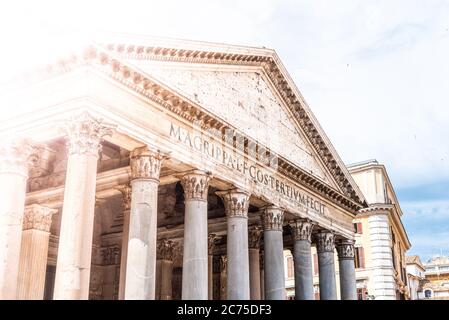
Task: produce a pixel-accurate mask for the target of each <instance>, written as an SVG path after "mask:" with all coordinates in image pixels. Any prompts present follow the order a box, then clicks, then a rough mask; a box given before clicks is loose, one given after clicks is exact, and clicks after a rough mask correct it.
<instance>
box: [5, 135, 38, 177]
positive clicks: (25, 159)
mask: <svg viewBox="0 0 449 320" xmlns="http://www.w3.org/2000/svg"><path fill="white" fill-rule="evenodd" d="M33 151H34V149H33V146H32V145H31V141H30V140H27V139H17V140H9V139H8V140H5V141H0V173H14V174H19V175H22V176H23V177H25V178H27V177H28V166H29V164H30V161H31V159H30V157H31V154H32V153H33Z"/></svg>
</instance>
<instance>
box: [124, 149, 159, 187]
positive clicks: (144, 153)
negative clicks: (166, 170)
mask: <svg viewBox="0 0 449 320" xmlns="http://www.w3.org/2000/svg"><path fill="white" fill-rule="evenodd" d="M130 157H131V179H132V180H134V179H149V180H156V181H159V175H160V173H161V166H162V161H163V160H164V159H165V158H166V156H165V155H163V154H162V153H160V152H158V151H152V150H150V149H148V148H147V147H140V148H137V149H134V150H133V151H132V152H131V155H130Z"/></svg>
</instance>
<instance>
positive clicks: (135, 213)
mask: <svg viewBox="0 0 449 320" xmlns="http://www.w3.org/2000/svg"><path fill="white" fill-rule="evenodd" d="M65 129H66V134H67V137H68V139H67V153H68V162H67V173H66V183H65V188H64V202H63V208H62V217H61V229H60V236H59V248H58V257H57V267H56V279H55V288H54V295H53V296H54V299H71V300H77V299H88V296H89V282H90V268H91V251H92V236H93V222H94V208H95V188H96V174H97V162H98V155H99V151H100V148H101V144H100V142H101V140H102V138H103V137H104V136H105V135H110V134H111V133H112V126H111V125H108V124H104V123H102V122H101V121H98V120H96V119H93V118H91V117H90V116H89V115H88V114H83V115H82V116H80V117H78V118H77V119H74V120H72V121H70V122H69V123H68V124H67V125H66V127H65ZM24 146H28V149H27V148H24ZM2 148H3V149H0V155H1V156H2V159H1V160H2V161H0V181H1V183H0V193H2V194H4V195H5V199H6V201H1V202H0V219H1V220H0V245H1V246H2V247H1V248H0V252H1V253H2V254H3V256H2V257H0V299H15V298H16V297H17V296H18V295H17V287H18V286H17V283H18V270H19V268H18V266H19V261H20V257H19V255H20V252H21V250H20V247H21V243H22V242H21V241H22V226H23V215H24V203H25V193H26V179H27V170H26V169H27V156H28V155H29V152H28V150H29V149H30V147H29V144H27V143H25V144H23V145H22V146H17V145H11V146H6V147H5V146H2ZM4 148H8V149H7V150H5V149H4ZM165 158H166V157H165V156H164V155H163V154H161V153H160V152H157V151H153V150H150V149H148V148H147V147H142V148H137V149H135V150H133V151H132V152H131V155H130V166H131V182H130V186H128V187H124V188H122V189H121V190H120V191H121V192H122V193H123V195H124V197H127V199H128V200H129V205H128V206H125V212H124V231H123V242H122V260H121V273H120V280H119V281H120V289H119V297H120V298H122V299H155V298H156V278H157V271H158V268H157V254H156V252H157V238H156V237H157V194H158V186H159V175H160V169H161V165H162V161H163V160H164V159H165ZM179 178H180V181H181V184H182V186H183V189H184V196H185V219H184V245H183V275H182V299H185V300H190V299H197V300H206V299H208V298H209V297H210V295H211V287H210V285H209V286H208V283H211V279H208V274H209V272H208V265H210V263H209V260H210V257H208V223H207V195H208V185H209V181H210V178H211V177H210V175H209V174H208V173H207V172H204V171H200V170H193V171H190V172H187V173H184V174H182V175H180V176H179ZM217 195H218V196H220V197H221V198H222V199H223V202H224V205H225V210H226V216H227V299H233V300H236V299H250V298H253V299H257V298H265V299H268V300H274V299H284V298H285V287H284V286H285V282H284V266H283V235H282V231H283V220H284V214H283V210H282V209H280V208H278V207H275V206H268V207H266V208H264V210H263V214H262V226H263V238H264V268H263V275H260V267H259V266H258V265H259V252H258V249H257V248H256V246H255V245H251V246H249V244H250V243H251V242H252V241H253V239H252V237H253V236H254V234H251V239H249V238H248V206H249V198H250V194H249V193H247V192H245V191H242V190H239V189H232V190H229V191H220V192H218V193H217ZM128 220H129V221H128ZM294 230H295V235H298V237H296V238H295V239H296V240H295V250H294V256H295V275H296V274H297V285H296V287H297V291H298V293H297V296H298V297H299V298H304V299H310V298H311V297H312V295H313V292H312V290H313V284H312V282H311V279H312V278H311V277H312V268H311V261H310V233H311V226H307V224H306V223H305V222H298V223H296V224H295V228H294ZM38 231H39V230H38ZM40 231H42V230H40ZM46 232H47V235H46V236H47V240H45V239H44V240H42V239H41V240H38V238H42V236H40V234H39V232H37V233H36V232H34V233H32V234H31V235H30V236H25V240H24V242H23V243H24V244H26V243H28V242H30V241H31V242H33V241H34V242H33V243H37V242H38V241H47V250H48V231H46ZM254 232H256V231H254ZM257 232H258V234H257V235H256V236H255V237H256V238H257V237H260V236H261V233H262V231H261V230H258V231H257ZM257 232H256V233H257ZM304 237H305V238H307V239H305V238H304ZM44 238H45V237H44ZM317 238H318V242H317V248H318V259H319V265H320V267H319V268H320V269H319V270H320V292H321V297H322V299H335V298H336V289H335V274H334V261H333V248H334V247H333V245H334V244H333V234H332V233H330V232H320V233H318V236H317ZM30 239H32V240H30ZM33 239H34V240H33ZM250 240H251V242H250ZM254 241H255V240H254ZM28 247H29V245H28V246H27V248H28ZM344 248H345V249H341V250H339V254H340V252H341V254H342V255H346V256H348V257H349V255H348V252H349V251H350V248H351V244H350V243H349V242H346V243H345V247H344ZM348 248H349V249H348ZM352 250H353V248H352ZM23 251H24V252H26V250H23ZM307 253H308V254H307ZM41 255H42V256H44V253H43V252H41ZM162 261H163V260H162ZM250 261H251V262H250ZM250 266H251V272H250ZM171 268H172V266H171ZM340 268H341V269H340V274H341V275H340V278H341V279H343V280H342V281H346V282H347V283H345V284H343V283H342V286H341V288H342V290H345V294H343V291H342V298H353V289H354V290H355V275H354V274H353V269H354V268H353V253H352V260H351V259H350V258H348V259H340ZM256 269H257V270H256ZM168 270H170V266H169V265H166V264H163V263H162V262H161V264H160V272H161V274H162V275H163V274H165V273H168V272H169V271H168ZM258 273H259V274H258ZM342 273H343V276H342ZM250 275H251V276H250ZM258 278H259V281H257V279H258ZM260 278H263V281H260ZM25 282H27V283H28V282H30V280H26V279H25ZM31 282H32V281H31ZM257 283H258V284H257ZM258 286H259V288H258ZM260 286H263V287H264V288H263V290H262V292H263V294H264V297H261V296H260V295H261V290H260ZM353 287H354V288H353ZM21 290H22V289H21ZM24 290H25V289H24ZM26 290H29V288H27V289H26ZM39 290H41V289H39ZM42 291H43V290H42ZM170 294H171V293H167V292H165V291H164V290H163V289H162V287H161V288H160V290H159V297H166V298H168V296H169V295H170Z"/></svg>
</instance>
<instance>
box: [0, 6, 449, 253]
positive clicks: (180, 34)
mask: <svg viewBox="0 0 449 320" xmlns="http://www.w3.org/2000/svg"><path fill="white" fill-rule="evenodd" d="M5 3H6V1H5V2H2V4H0V39H1V40H2V46H1V50H0V68H1V70H2V72H1V73H0V79H5V78H6V77H8V76H9V75H14V74H16V73H18V72H19V71H20V70H21V69H27V68H29V67H32V66H35V65H45V64H47V63H51V62H52V61H55V59H57V58H58V57H64V56H65V53H66V52H67V51H68V49H69V48H71V46H75V45H76V44H77V43H82V42H83V41H84V40H85V39H88V38H90V37H92V36H94V35H95V34H97V33H98V32H100V33H101V32H106V33H110V32H111V33H129V34H137V35H142V36H143V35H151V36H163V37H173V38H183V39H191V40H203V41H212V42H222V43H230V44H240V45H249V46H259V47H260V46H264V47H269V48H273V49H275V50H276V51H277V53H278V55H279V56H280V58H281V60H282V61H283V63H284V65H285V66H286V68H287V70H288V71H289V73H290V75H291V76H292V78H293V79H294V81H295V83H296V84H297V86H298V87H299V89H300V91H301V93H302V94H303V96H304V97H305V99H306V101H307V103H308V104H309V106H310V107H311V109H312V111H313V112H314V114H315V116H316V117H317V119H318V120H319V122H320V124H321V126H322V127H323V129H324V130H325V132H326V134H327V135H328V136H329V138H330V140H331V141H332V143H333V145H334V147H335V148H336V150H337V151H338V153H339V154H340V156H341V158H342V159H343V161H344V162H345V163H354V162H359V161H363V160H367V159H377V160H378V161H379V162H380V163H382V164H384V165H385V166H386V168H387V171H388V173H389V176H390V178H391V180H392V182H393V185H394V187H395V190H396V193H397V195H398V198H399V201H400V205H401V208H402V211H403V212H404V216H403V222H404V225H405V227H406V229H407V232H408V236H409V238H410V240H411V243H412V249H411V250H410V251H409V252H408V254H419V255H420V256H421V258H422V260H423V261H425V260H427V259H429V258H430V257H432V256H433V255H436V254H440V253H441V252H442V253H443V254H445V255H449V143H448V137H449V79H448V77H449V62H448V59H449V0H446V1H443V0H426V1H422V0H388V1H384V0H376V1H371V0H363V1H362V0H360V1H356V0H339V1H321V0H313V1H312V0H308V1H305V0H296V1H293V0H284V1H280V0H257V1H248V0H247V1H235V0H227V1H213V0H209V1H204V0H201V1H197V0H190V1H170V0H164V1H162V0H159V1H152V0H144V1H133V0H127V1H113V0H111V1H93V0H89V1H85V0H78V1H71V2H69V1H49V0H40V1H21V0H16V1H13V2H9V3H8V4H5ZM7 113H8V110H7V108H6V107H4V106H2V107H0V117H1V116H4V115H5V114H7Z"/></svg>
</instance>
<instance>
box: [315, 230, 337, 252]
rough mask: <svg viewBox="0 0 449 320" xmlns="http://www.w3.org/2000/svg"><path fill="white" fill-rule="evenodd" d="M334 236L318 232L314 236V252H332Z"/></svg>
mask: <svg viewBox="0 0 449 320" xmlns="http://www.w3.org/2000/svg"><path fill="white" fill-rule="evenodd" d="M334 249H335V235H334V234H333V233H332V232H331V231H324V230H323V231H320V232H318V233H317V234H316V250H317V252H318V253H321V252H334Z"/></svg>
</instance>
